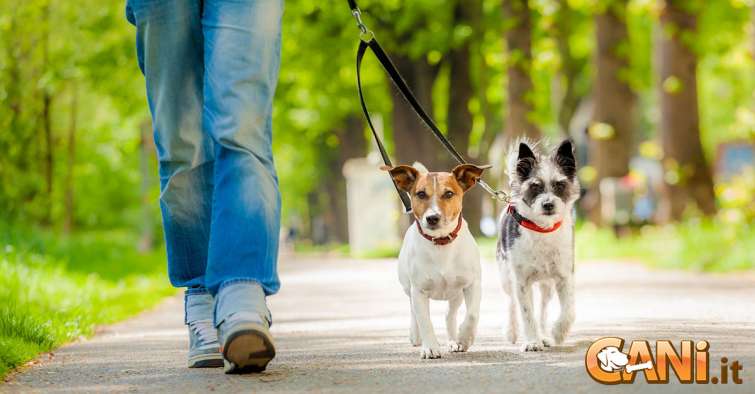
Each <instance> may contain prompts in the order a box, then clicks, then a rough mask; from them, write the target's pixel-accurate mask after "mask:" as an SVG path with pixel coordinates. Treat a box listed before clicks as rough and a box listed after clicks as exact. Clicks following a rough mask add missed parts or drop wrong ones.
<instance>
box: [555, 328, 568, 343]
mask: <svg viewBox="0 0 755 394" xmlns="http://www.w3.org/2000/svg"><path fill="white" fill-rule="evenodd" d="M568 331H569V329H568V327H565V325H564V324H559V323H556V325H554V326H553V330H551V335H553V341H554V343H557V344H560V343H563V342H564V339H566V334H567V333H568Z"/></svg>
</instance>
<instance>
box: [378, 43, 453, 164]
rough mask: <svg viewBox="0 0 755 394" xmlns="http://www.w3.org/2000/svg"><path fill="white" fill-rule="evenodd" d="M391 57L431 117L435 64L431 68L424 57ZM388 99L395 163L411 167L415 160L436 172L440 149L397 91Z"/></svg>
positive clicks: (440, 162) (439, 161)
mask: <svg viewBox="0 0 755 394" xmlns="http://www.w3.org/2000/svg"><path fill="white" fill-rule="evenodd" d="M391 58H392V60H393V61H394V63H395V65H396V68H398V70H399V72H400V73H401V75H403V76H404V79H405V80H406V83H407V85H409V88H410V89H411V90H412V91H413V92H414V95H415V96H416V97H417V100H418V101H419V103H420V104H421V105H422V107H423V108H424V109H425V111H427V113H428V114H429V115H430V116H431V117H432V116H433V97H432V94H433V85H434V84H435V79H436V78H437V76H438V69H439V65H437V64H436V65H431V64H429V63H428V62H427V61H426V60H425V59H424V58H420V59H416V60H413V59H410V58H409V57H408V56H406V55H403V54H402V55H393V56H392V57H391ZM391 88H394V87H393V86H391ZM391 97H392V98H393V146H394V150H395V158H396V164H412V163H413V162H415V161H419V162H421V163H422V164H424V165H425V166H426V167H427V168H428V169H429V170H431V171H434V170H439V169H440V168H439V167H440V166H441V165H442V161H441V160H440V158H441V157H442V156H441V155H440V154H441V151H442V149H443V148H442V146H441V145H440V144H439V143H438V141H437V140H436V139H435V137H434V136H433V135H432V133H430V132H429V131H428V130H427V127H426V126H425V125H423V124H422V121H421V120H420V118H419V117H418V116H417V115H416V114H415V113H414V110H412V108H411V106H409V104H408V103H407V102H406V100H405V99H404V98H403V97H402V96H401V94H400V93H399V92H398V91H396V92H393V94H392V96H391ZM443 153H445V152H443Z"/></svg>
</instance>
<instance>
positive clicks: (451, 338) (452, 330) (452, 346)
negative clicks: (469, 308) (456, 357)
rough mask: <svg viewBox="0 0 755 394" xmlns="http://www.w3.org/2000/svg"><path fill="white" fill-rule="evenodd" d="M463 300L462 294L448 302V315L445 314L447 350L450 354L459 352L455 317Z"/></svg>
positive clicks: (459, 346)
mask: <svg viewBox="0 0 755 394" xmlns="http://www.w3.org/2000/svg"><path fill="white" fill-rule="evenodd" d="M463 300H464V296H463V294H461V293H460V294H459V295H458V296H456V298H452V299H450V300H448V313H447V314H446V333H447V334H448V349H449V351H451V352H459V351H461V345H459V342H458V336H457V335H456V334H457V327H456V316H457V315H458V314H459V313H458V312H459V307H460V306H461V302H462V301H463Z"/></svg>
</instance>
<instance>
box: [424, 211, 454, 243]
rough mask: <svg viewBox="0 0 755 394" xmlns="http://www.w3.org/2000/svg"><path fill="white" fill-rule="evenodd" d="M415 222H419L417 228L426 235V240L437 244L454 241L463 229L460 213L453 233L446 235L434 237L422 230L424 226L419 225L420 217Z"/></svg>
mask: <svg viewBox="0 0 755 394" xmlns="http://www.w3.org/2000/svg"><path fill="white" fill-rule="evenodd" d="M414 223H417V230H419V233H420V234H421V235H422V236H423V237H425V239H426V240H428V241H430V242H432V243H433V244H435V245H448V244H450V243H451V242H453V241H454V240H455V239H456V237H458V236H459V231H460V230H461V214H459V223H458V224H456V228H455V229H454V231H451V234H448V235H446V236H445V237H437V238H433V237H431V236H429V235H427V234H425V233H424V232H423V231H422V226H420V225H419V219H416V218H415V220H414Z"/></svg>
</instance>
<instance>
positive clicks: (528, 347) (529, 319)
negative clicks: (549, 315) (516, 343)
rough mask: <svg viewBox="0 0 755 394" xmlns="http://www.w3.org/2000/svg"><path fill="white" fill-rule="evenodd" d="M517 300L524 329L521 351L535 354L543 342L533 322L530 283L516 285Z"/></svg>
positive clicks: (523, 282) (533, 314)
mask: <svg viewBox="0 0 755 394" xmlns="http://www.w3.org/2000/svg"><path fill="white" fill-rule="evenodd" d="M516 285H517V288H516V290H515V291H516V292H517V298H518V301H519V311H520V313H521V316H522V323H523V326H524V327H523V328H524V345H522V351H524V352H537V351H540V350H543V341H542V340H541V339H540V335H539V333H538V329H537V322H536V321H535V311H534V310H533V309H532V283H527V282H526V281H521V282H519V283H517V284H516Z"/></svg>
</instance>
